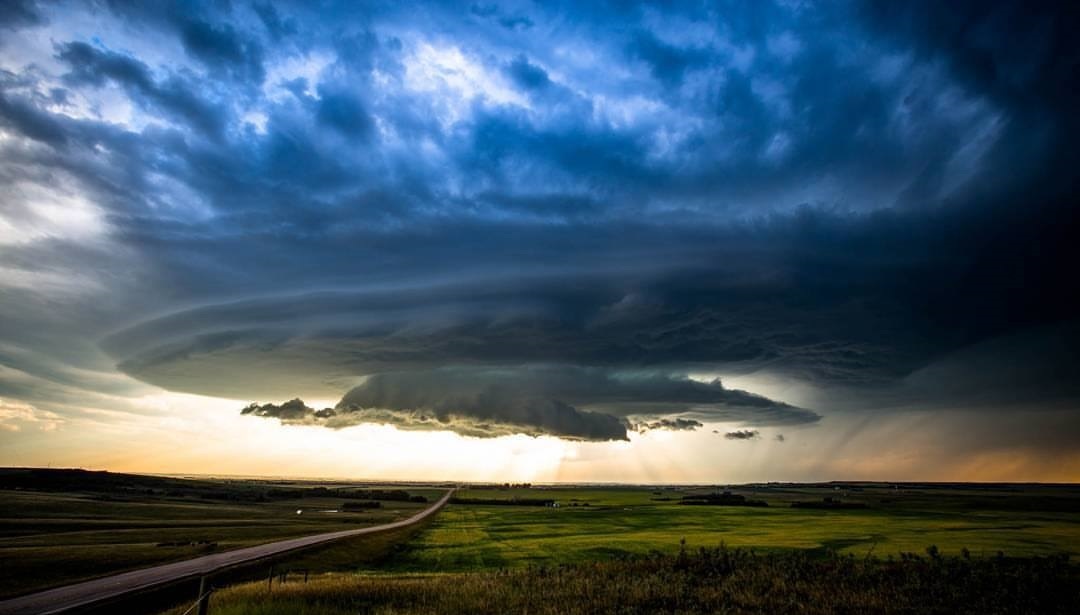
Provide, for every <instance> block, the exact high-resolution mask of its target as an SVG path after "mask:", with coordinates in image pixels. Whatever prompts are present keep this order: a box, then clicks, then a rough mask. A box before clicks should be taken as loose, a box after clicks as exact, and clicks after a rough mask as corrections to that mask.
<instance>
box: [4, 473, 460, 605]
mask: <svg viewBox="0 0 1080 615" xmlns="http://www.w3.org/2000/svg"><path fill="white" fill-rule="evenodd" d="M32 482H36V484H26V477H25V476H22V477H21V478H20V475H19V474H17V473H16V471H13V470H0V496H2V498H3V503H4V506H3V509H2V512H0V578H3V583H2V584H0V598H3V597H10V596H14V595H18V594H22V593H27V592H30V591H34V590H38V589H44V588H48V587H53V586H57V585H63V584H68V583H73V582H76V581H80V580H85V579H89V578H94V577H99V576H104V575H107V574H110V573H114V572H120V571H124V570H129V569H134V568H141V567H145V566H151V565H154V564H160V563H165V562H171V561H178V560H183V559H188V558H191V557H196V556H199V555H205V554H208V553H212V552H217V551H225V550H230V549H236V548H240V547H245V546H250V545H256V544H262V543H266V542H272V541H276V540H282V539H286V538H292V537H297V536H307V535H311V534H318V533H322V532H332V531H336V530H343V529H354V528H358V527H365V526H369V525H379V524H382V523H387V522H391V521H395V520H398V519H402V518H405V517H408V516H410V515H412V514H414V513H416V512H417V511H419V510H421V509H423V508H424V507H426V506H427V503H424V502H407V501H380V502H379V507H378V508H372V509H364V510H357V511H343V510H342V505H343V504H344V503H346V502H355V501H365V500H363V499H362V498H361V497H360V496H362V495H363V493H364V492H366V491H369V490H370V489H373V488H374V489H379V488H380V487H378V486H373V485H364V486H362V487H360V486H355V485H350V484H348V483H332V482H317V481H310V482H303V483H284V482H275V481H256V480H200V481H185V480H180V479H170V478H161V477H143V476H127V475H116V474H110V475H104V474H96V473H82V474H71V475H67V476H65V475H63V474H56V473H54V474H49V475H40V476H38V477H36V478H35V479H34V480H33V481H32ZM381 489H382V490H383V491H390V490H402V489H403V488H402V486H400V485H397V486H389V487H382V488H381ZM407 493H408V494H409V495H417V496H423V497H424V498H425V499H427V497H428V496H431V497H432V498H434V497H435V496H437V495H440V494H441V493H443V490H441V489H425V488H417V487H415V486H413V487H410V488H409V489H408V491H407ZM345 496H347V497H345ZM298 510H299V511H301V514H297V511H298Z"/></svg>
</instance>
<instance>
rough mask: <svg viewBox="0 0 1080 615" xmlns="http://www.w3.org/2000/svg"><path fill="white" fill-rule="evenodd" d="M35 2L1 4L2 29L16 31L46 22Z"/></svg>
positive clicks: (15, 1) (27, 0)
mask: <svg viewBox="0 0 1080 615" xmlns="http://www.w3.org/2000/svg"><path fill="white" fill-rule="evenodd" d="M44 21H45V20H44V18H43V17H42V15H41V12H40V11H39V10H38V7H37V2H35V1H34V0H11V1H10V2H4V3H2V4H0V28H4V29H11V30H14V29H16V28H23V27H26V26H37V25H41V24H42V23H43V22H44Z"/></svg>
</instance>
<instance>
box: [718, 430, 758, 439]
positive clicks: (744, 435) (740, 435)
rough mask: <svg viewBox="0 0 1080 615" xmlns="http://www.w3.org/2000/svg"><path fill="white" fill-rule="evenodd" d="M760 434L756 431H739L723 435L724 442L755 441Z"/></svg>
mask: <svg viewBox="0 0 1080 615" xmlns="http://www.w3.org/2000/svg"><path fill="white" fill-rule="evenodd" d="M760 437H761V433H760V432H758V430H756V429H739V430H736V431H729V432H727V433H725V434H724V439H725V440H757V439H758V438H760Z"/></svg>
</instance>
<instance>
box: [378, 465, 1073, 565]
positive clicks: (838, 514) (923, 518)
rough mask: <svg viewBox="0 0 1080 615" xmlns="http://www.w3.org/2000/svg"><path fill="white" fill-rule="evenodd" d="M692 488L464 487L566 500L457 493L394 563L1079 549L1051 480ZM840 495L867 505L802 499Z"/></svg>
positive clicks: (1066, 500)
mask: <svg viewBox="0 0 1080 615" xmlns="http://www.w3.org/2000/svg"><path fill="white" fill-rule="evenodd" d="M708 491H709V490H706V489H700V488H698V489H695V488H681V489H680V488H663V489H650V488H535V487H534V488H531V489H520V488H519V489H466V490H462V491H459V492H458V495H459V501H460V500H466V501H467V500H469V499H474V500H483V501H490V500H492V499H503V500H505V501H507V502H508V503H509V502H512V501H513V500H514V499H518V500H527V499H553V500H554V501H556V502H558V503H559V507H558V508H553V507H548V506H521V505H517V506H515V505H486V504H481V505H476V504H465V505H462V504H451V505H450V506H448V507H447V508H446V509H445V510H444V511H443V512H442V513H440V514H439V516H438V517H437V518H436V519H435V521H434V522H433V523H432V524H431V525H430V526H429V527H428V528H427V529H426V530H425V531H423V532H422V533H421V534H420V535H419V536H418V537H417V538H416V539H414V540H413V541H411V542H410V543H409V544H408V545H407V548H406V549H405V551H404V552H403V553H402V554H401V555H400V556H399V557H397V558H395V559H394V560H393V561H392V562H391V563H390V566H391V568H392V569H393V570H397V571H402V572H424V571H434V570H438V571H443V572H451V571H469V570H483V569H496V568H502V567H520V566H527V565H531V564H552V563H557V564H561V563H574V562H585V561H593V560H597V559H612V558H620V557H625V556H628V555H641V554H646V553H649V552H650V551H661V552H669V553H670V552H673V551H675V550H677V549H678V548H679V545H680V542H681V541H684V540H685V543H686V545H688V546H690V547H693V548H697V547H716V546H718V545H719V544H720V543H724V544H726V545H728V546H732V547H745V548H753V549H757V550H762V551H768V550H784V549H797V550H807V551H810V552H813V553H826V552H835V553H838V554H853V555H857V556H865V555H867V554H873V555H876V556H880V557H887V556H890V555H892V556H897V555H899V554H900V553H903V552H911V553H924V552H925V550H926V549H927V548H929V547H931V546H933V547H936V548H937V549H938V551H939V552H940V553H943V554H949V555H959V554H961V553H962V552H963V550H965V549H966V550H967V552H968V553H969V554H971V555H973V556H996V555H997V554H998V552H999V551H1000V552H1002V553H1004V554H1006V555H1008V556H1041V555H1052V554H1069V555H1077V554H1080V490H1078V489H1077V488H1075V487H1049V486H975V485H925V486H918V485H907V486H903V487H902V488H894V487H890V486H885V485H875V484H868V485H845V486H842V487H837V486H835V485H823V486H805V485H775V486H746V487H742V488H733V489H732V491H733V492H734V493H736V494H744V495H745V496H746V497H747V498H749V499H754V500H763V501H765V502H766V503H767V504H768V506H767V507H759V506H688V505H683V504H681V503H680V501H681V498H682V497H683V496H684V495H687V494H694V493H702V492H708ZM825 498H832V499H834V500H838V501H841V502H843V503H845V504H848V505H856V506H861V505H864V506H865V508H852V509H836V510H829V509H803V508H793V507H792V506H791V505H792V503H793V502H819V501H824V499H825Z"/></svg>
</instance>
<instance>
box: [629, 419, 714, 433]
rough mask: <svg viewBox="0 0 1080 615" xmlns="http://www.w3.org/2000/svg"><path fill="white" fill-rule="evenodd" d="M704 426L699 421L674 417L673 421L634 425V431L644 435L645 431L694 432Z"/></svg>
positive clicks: (665, 420)
mask: <svg viewBox="0 0 1080 615" xmlns="http://www.w3.org/2000/svg"><path fill="white" fill-rule="evenodd" d="M704 426H705V425H704V424H702V423H701V421H695V420H694V419H684V418H682V417H676V418H673V419H660V420H658V421H650V422H646V423H637V424H636V425H634V430H635V431H638V432H641V433H645V432H647V431H655V430H657V429H662V430H666V431H695V430H697V429H700V428H701V427H704Z"/></svg>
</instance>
